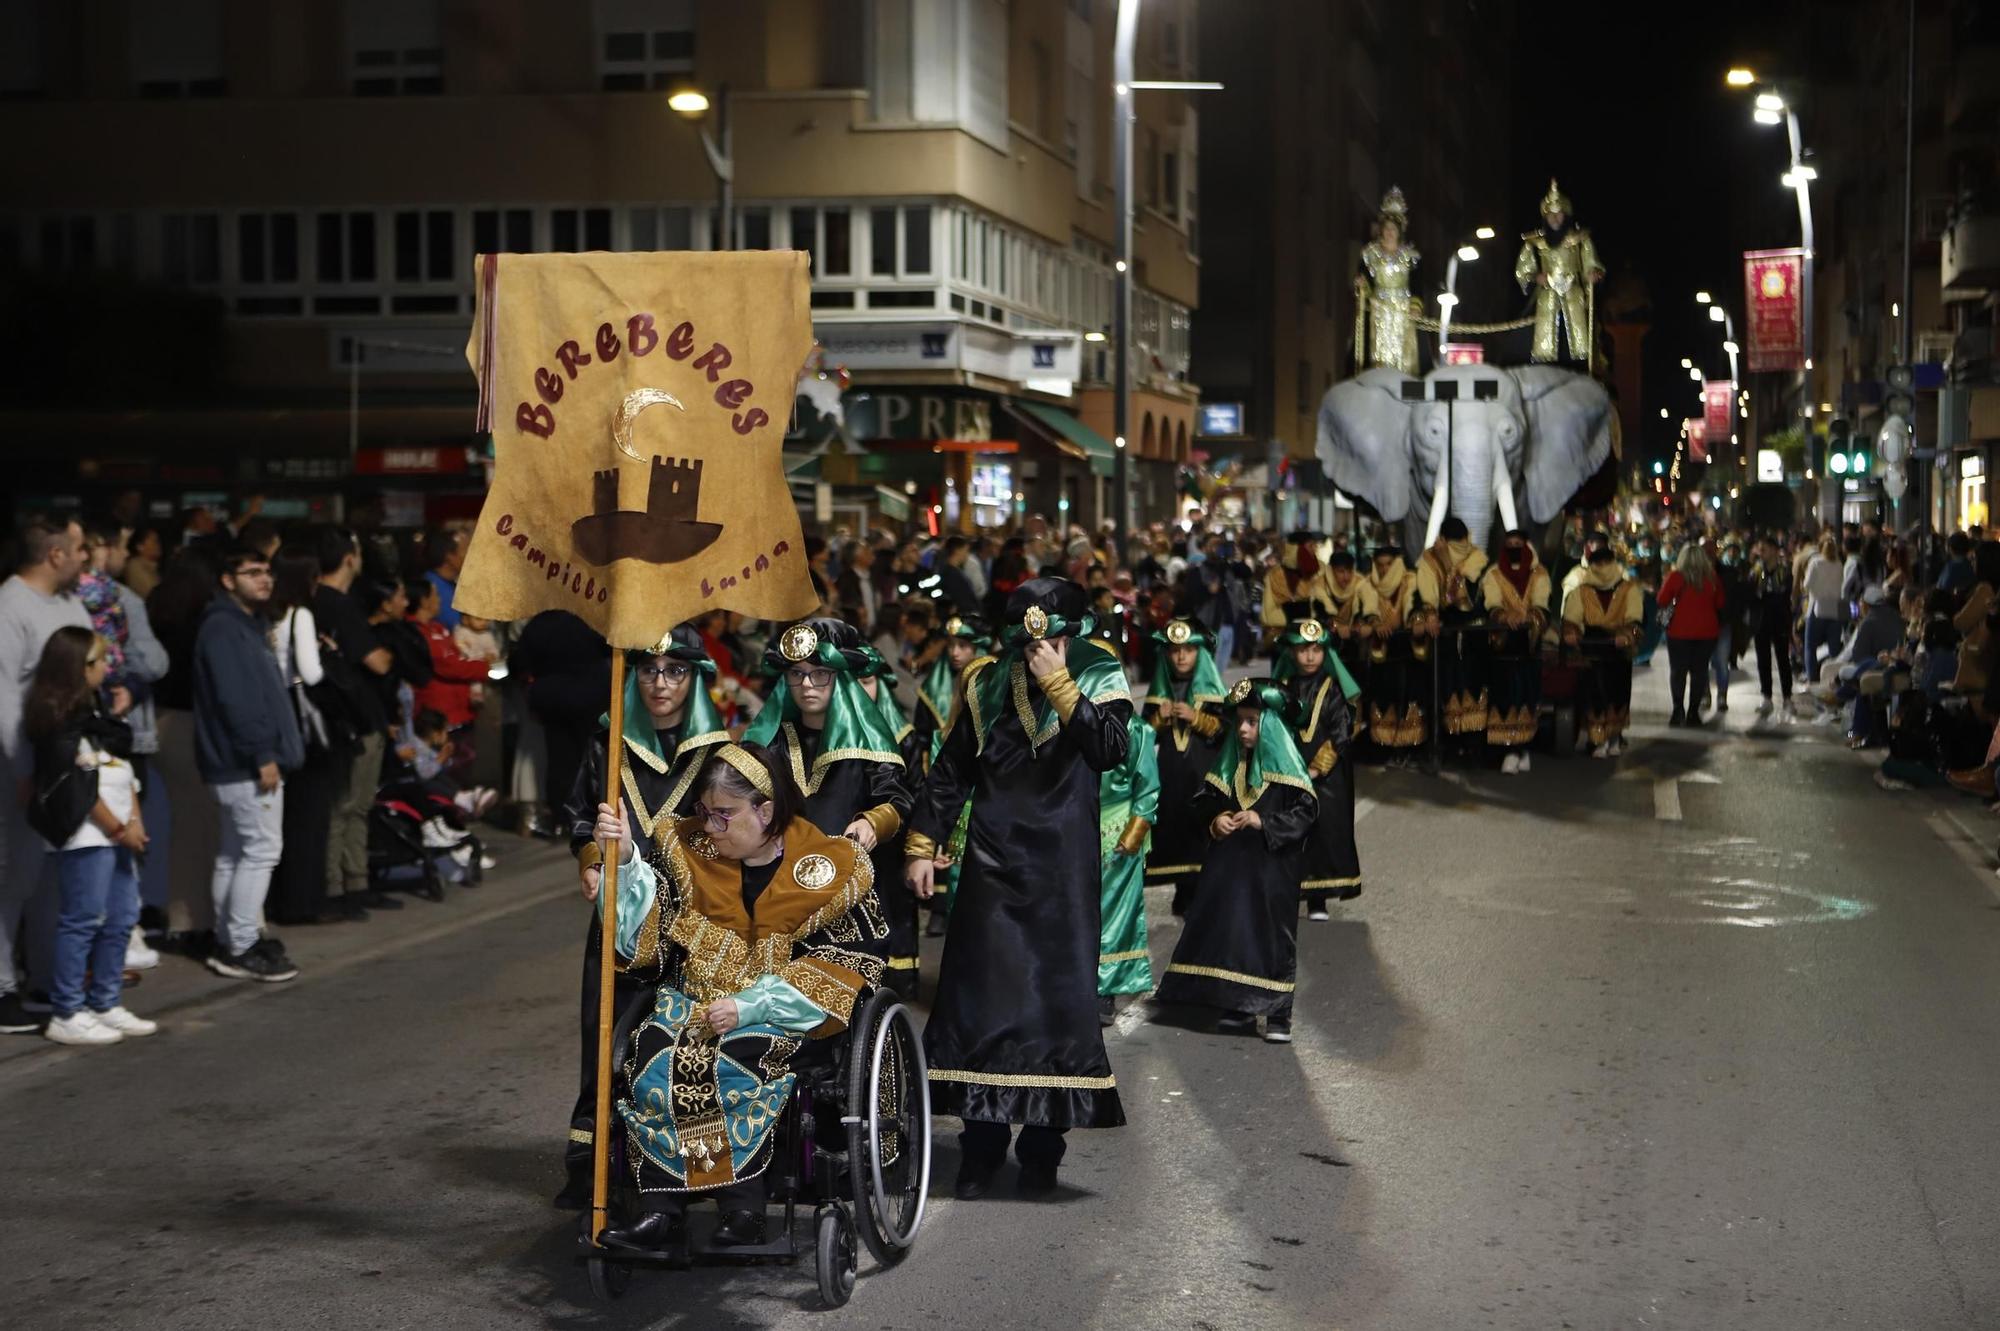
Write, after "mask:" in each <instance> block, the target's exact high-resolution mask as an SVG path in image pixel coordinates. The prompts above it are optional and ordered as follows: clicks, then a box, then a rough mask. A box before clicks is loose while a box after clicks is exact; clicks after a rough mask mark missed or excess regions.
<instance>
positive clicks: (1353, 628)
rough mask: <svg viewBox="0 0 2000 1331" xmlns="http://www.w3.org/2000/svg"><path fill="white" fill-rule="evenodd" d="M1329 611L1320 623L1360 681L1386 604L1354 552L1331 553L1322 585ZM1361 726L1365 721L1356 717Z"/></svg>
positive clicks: (1349, 672)
mask: <svg viewBox="0 0 2000 1331" xmlns="http://www.w3.org/2000/svg"><path fill="white" fill-rule="evenodd" d="M1321 589H1322V591H1323V592H1324V594H1325V600H1326V611H1325V613H1324V614H1322V615H1321V616H1320V622H1321V623H1323V624H1325V625H1326V629H1327V643H1328V645H1329V646H1330V647H1332V649H1333V651H1334V654H1335V655H1337V656H1339V657H1340V663H1341V664H1342V665H1344V666H1346V667H1347V673H1348V674H1349V675H1350V676H1351V677H1352V678H1353V679H1354V680H1355V681H1356V682H1357V683H1359V682H1361V681H1364V680H1366V679H1367V678H1368V644H1369V642H1370V640H1371V639H1373V637H1374V636H1375V624H1376V622H1377V621H1378V620H1380V619H1381V618H1382V603H1381V601H1380V599H1379V598H1378V597H1377V596H1376V595H1375V588H1374V587H1373V586H1371V585H1370V584H1369V581H1368V579H1367V578H1364V577H1362V576H1361V575H1360V574H1359V573H1357V572H1356V571H1355V568H1354V552H1353V551H1351V550H1335V551H1334V552H1333V553H1332V554H1331V555H1329V556H1327V561H1326V579H1325V581H1324V582H1323V583H1322V584H1321ZM1355 721H1356V723H1357V729H1358V728H1359V723H1360V721H1361V717H1360V715H1359V714H1358V713H1357V715H1356V717H1355Z"/></svg>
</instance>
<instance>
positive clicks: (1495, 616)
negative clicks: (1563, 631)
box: [1480, 530, 1549, 776]
mask: <svg viewBox="0 0 2000 1331" xmlns="http://www.w3.org/2000/svg"><path fill="white" fill-rule="evenodd" d="M1480 599H1481V600H1482V601H1484V602H1485V604H1486V624H1487V634H1486V651H1487V654H1486V679H1487V688H1488V689H1489V691H1490V695H1489V703H1488V706H1487V708H1486V747H1487V748H1489V749H1498V750H1500V752H1501V754H1502V755H1503V756H1502V757H1501V759H1500V770H1501V771H1503V772H1506V773H1507V774H1509V775H1510V776H1511V775H1514V774H1516V773H1519V772H1525V771H1527V770H1528V747H1529V746H1530V745H1531V744H1533V743H1534V742H1535V732H1536V731H1537V730H1538V729H1540V727H1541V705H1542V632H1543V630H1544V629H1546V628H1547V627H1548V625H1549V571H1548V570H1547V569H1545V568H1543V567H1542V565H1541V561H1540V560H1538V559H1536V558H1535V550H1534V547H1533V546H1532V545H1530V544H1529V543H1528V534H1527V533H1526V532H1524V531H1520V530H1515V531H1510V532H1508V533H1507V534H1506V536H1504V537H1502V538H1501V545H1500V558H1499V559H1498V560H1496V561H1495V562H1494V564H1493V567H1491V568H1489V569H1487V570H1486V577H1485V578H1484V579H1483V580H1482V582H1481V585H1480Z"/></svg>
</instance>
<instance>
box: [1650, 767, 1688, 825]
mask: <svg viewBox="0 0 2000 1331" xmlns="http://www.w3.org/2000/svg"><path fill="white" fill-rule="evenodd" d="M1653 817H1655V818H1658V819H1659V820H1661V821H1662V822H1668V823H1677V822H1680V821H1681V783H1680V779H1679V778H1678V777H1671V776H1663V777H1661V778H1660V779H1659V780H1658V781H1655V782H1654V783H1653Z"/></svg>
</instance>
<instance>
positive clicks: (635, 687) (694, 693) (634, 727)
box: [597, 658, 729, 772]
mask: <svg viewBox="0 0 2000 1331" xmlns="http://www.w3.org/2000/svg"><path fill="white" fill-rule="evenodd" d="M687 664H689V665H692V666H693V667H694V670H695V677H694V678H693V679H691V680H689V681H688V696H687V703H686V705H685V706H684V707H683V708H682V710H681V752H686V751H687V750H688V749H690V748H692V747H695V746H698V745H702V744H721V743H726V742H728V739H729V732H728V731H727V730H725V729H723V726H722V713H720V712H718V711H717V710H716V709H715V699H714V698H712V697H710V696H709V692H708V686H709V682H710V681H711V680H713V679H714V678H715V662H713V661H710V660H708V659H707V658H703V659H702V660H700V661H690V662H687ZM597 724H599V725H601V726H606V727H609V726H610V724H611V715H610V713H608V712H607V713H606V714H605V715H603V716H601V717H599V718H598V719H597ZM625 747H626V748H628V749H630V750H631V751H632V752H633V753H635V754H637V755H638V757H639V759H640V761H641V762H644V763H645V764H646V765H647V766H648V767H650V768H652V769H653V770H654V771H656V772H664V771H666V770H667V768H668V767H669V766H671V763H670V762H669V761H668V758H667V755H666V754H664V753H662V752H661V751H660V736H659V732H658V731H656V730H655V729H654V728H653V716H652V713H650V712H648V711H647V710H646V702H645V699H643V698H642V697H640V696H639V672H638V671H636V670H631V669H628V670H626V672H625Z"/></svg>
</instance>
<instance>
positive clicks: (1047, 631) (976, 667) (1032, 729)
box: [965, 578, 1132, 750]
mask: <svg viewBox="0 0 2000 1331" xmlns="http://www.w3.org/2000/svg"><path fill="white" fill-rule="evenodd" d="M1087 604H1088V603H1087V602H1086V601H1085V599H1084V594H1083V588H1081V587H1079V586H1077V585H1076V584H1075V583H1073V582H1071V581H1070V580H1069V579H1067V578H1031V579H1029V580H1028V581H1027V582H1024V583H1022V584H1021V585H1020V586H1018V587H1016V588H1015V589H1014V590H1013V592H1012V594H1010V595H1009V596H1008V598H1007V612H1006V615H1005V616H1004V618H1003V621H1002V623H1001V627H1000V635H999V649H998V651H996V652H995V653H994V655H992V656H982V657H980V658H979V659H978V660H977V661H974V662H973V663H972V664H971V665H969V666H967V667H966V668H965V704H966V707H967V708H968V709H969V710H970V711H971V713H972V725H973V734H974V736H975V737H976V738H977V740H978V744H979V748H980V749H981V750H984V749H985V747H986V737H987V736H988V735H989V734H991V733H992V731H993V726H994V724H995V722H997V721H998V720H999V719H1000V718H1001V717H1002V716H1006V715H1009V714H1010V713H1011V714H1012V715H1014V716H1017V717H1018V718H1020V722H1021V728H1022V729H1023V730H1025V731H1027V733H1028V747H1029V749H1030V750H1039V749H1040V748H1041V747H1042V746H1043V745H1044V744H1047V743H1048V742H1049V741H1050V740H1053V739H1054V738H1055V737H1056V732H1057V731H1059V730H1060V729H1061V728H1062V718H1061V717H1060V716H1058V715H1057V714H1056V709H1055V704H1053V703H1051V702H1050V701H1049V700H1048V698H1047V697H1046V696H1044V695H1043V693H1042V691H1041V690H1040V689H1039V688H1036V687H1035V686H1034V684H1033V683H1032V682H1031V681H1030V680H1029V679H1028V666H1027V661H1026V658H1025V653H1026V651H1027V649H1028V644H1029V643H1032V642H1040V641H1043V640H1046V639H1049V638H1062V637H1067V638H1068V639H1069V645H1068V650H1067V651H1066V652H1065V653H1064V664H1065V665H1066V666H1067V667H1068V669H1069V676H1070V679H1071V680H1072V681H1073V682H1074V683H1075V684H1076V687H1077V691H1078V692H1079V693H1081V694H1082V695H1083V696H1084V697H1086V698H1088V699H1089V700H1090V701H1092V702H1111V701H1114V700H1117V699H1123V700H1124V701H1126V702H1130V701H1131V699H1132V690H1131V687H1130V686H1129V685H1128V684H1127V683H1126V682H1125V669H1124V667H1123V666H1121V665H1120V664H1119V663H1118V656H1117V654H1116V653H1115V652H1113V651H1112V650H1111V648H1110V647H1108V646H1107V645H1106V644H1104V643H1102V642H1098V641H1095V640H1094V639H1091V638H1090V637H1088V636H1087V635H1088V634H1089V633H1090V630H1091V626H1092V621H1091V617H1090V615H1089V613H1088V612H1087V610H1086V606H1087Z"/></svg>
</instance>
